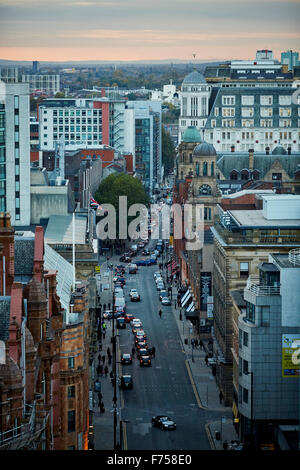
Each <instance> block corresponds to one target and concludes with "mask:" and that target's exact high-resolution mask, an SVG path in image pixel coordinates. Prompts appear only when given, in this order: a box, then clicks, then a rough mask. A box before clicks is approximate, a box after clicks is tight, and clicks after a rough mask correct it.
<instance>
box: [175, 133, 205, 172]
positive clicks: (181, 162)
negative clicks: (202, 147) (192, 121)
mask: <svg viewBox="0 0 300 470" xmlns="http://www.w3.org/2000/svg"><path fill="white" fill-rule="evenodd" d="M200 142H201V136H200V133H199V131H198V130H197V129H196V127H195V126H188V127H187V128H186V130H185V132H184V134H183V137H182V141H181V143H180V144H179V146H178V159H177V178H179V179H184V178H185V177H186V176H187V175H189V173H190V172H191V171H193V158H192V157H193V151H194V148H195V146H196V145H197V144H199V143H200Z"/></svg>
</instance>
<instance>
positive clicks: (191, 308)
mask: <svg viewBox="0 0 300 470" xmlns="http://www.w3.org/2000/svg"><path fill="white" fill-rule="evenodd" d="M192 310H195V304H194V302H191V303H190V305H189V306H188V308H187V309H186V311H187V312H191V311H192Z"/></svg>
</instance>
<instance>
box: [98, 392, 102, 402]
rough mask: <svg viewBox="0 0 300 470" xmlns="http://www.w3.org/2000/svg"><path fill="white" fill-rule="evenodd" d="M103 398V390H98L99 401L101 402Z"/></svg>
mask: <svg viewBox="0 0 300 470" xmlns="http://www.w3.org/2000/svg"><path fill="white" fill-rule="evenodd" d="M101 400H102V393H101V392H98V402H99V403H100V402H101Z"/></svg>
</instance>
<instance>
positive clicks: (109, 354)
mask: <svg viewBox="0 0 300 470" xmlns="http://www.w3.org/2000/svg"><path fill="white" fill-rule="evenodd" d="M106 352H107V356H108V357H109V356H111V353H110V349H109V347H108V348H107V350H106Z"/></svg>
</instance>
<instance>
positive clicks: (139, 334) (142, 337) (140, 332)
mask: <svg viewBox="0 0 300 470" xmlns="http://www.w3.org/2000/svg"><path fill="white" fill-rule="evenodd" d="M138 338H139V339H138ZM146 338H147V335H146V333H145V331H144V330H143V329H141V330H137V332H136V333H135V339H136V340H137V341H144V340H145V339H146ZM137 341H136V342H137Z"/></svg>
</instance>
